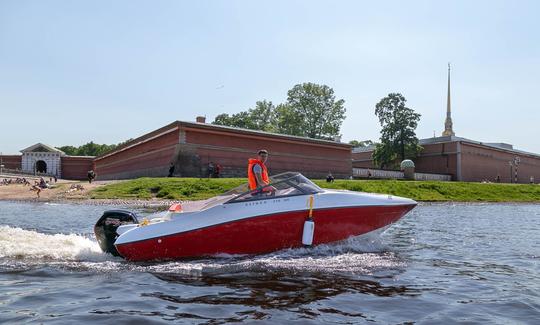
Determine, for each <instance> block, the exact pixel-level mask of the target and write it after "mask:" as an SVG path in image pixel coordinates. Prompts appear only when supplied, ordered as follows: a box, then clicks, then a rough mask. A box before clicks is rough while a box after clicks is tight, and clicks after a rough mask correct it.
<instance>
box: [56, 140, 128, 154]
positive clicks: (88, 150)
mask: <svg viewBox="0 0 540 325" xmlns="http://www.w3.org/2000/svg"><path fill="white" fill-rule="evenodd" d="M131 140H132V139H129V140H126V141H123V142H120V143H118V144H97V143H94V142H93V141H90V142H88V143H85V144H83V145H82V146H80V147H74V146H63V147H57V148H56V149H59V150H62V151H63V152H65V153H66V154H67V155H69V156H99V155H102V154H104V153H106V152H108V151H111V150H114V149H116V148H117V147H118V146H120V145H123V144H125V143H127V142H129V141H131Z"/></svg>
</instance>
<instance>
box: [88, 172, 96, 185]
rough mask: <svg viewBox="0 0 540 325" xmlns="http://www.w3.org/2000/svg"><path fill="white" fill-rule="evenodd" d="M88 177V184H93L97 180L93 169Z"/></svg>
mask: <svg viewBox="0 0 540 325" xmlns="http://www.w3.org/2000/svg"><path fill="white" fill-rule="evenodd" d="M87 177H88V183H90V184H92V181H93V180H94V179H95V178H96V173H95V172H94V170H93V169H92V170H89V171H88V174H87Z"/></svg>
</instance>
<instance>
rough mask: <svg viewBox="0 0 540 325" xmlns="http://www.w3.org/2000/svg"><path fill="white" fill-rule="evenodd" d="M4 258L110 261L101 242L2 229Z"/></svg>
mask: <svg viewBox="0 0 540 325" xmlns="http://www.w3.org/2000/svg"><path fill="white" fill-rule="evenodd" d="M0 258H2V259H6V258H10V259H18V260H22V259H29V260H36V259H38V260H63V261H81V260H90V261H95V260H106V259H107V256H106V255H105V254H103V253H102V252H101V249H100V248H99V245H98V244H97V242H95V241H92V240H90V239H89V238H86V237H84V236H81V235H77V234H69V235H64V234H53V235H50V234H43V233H39V232H36V231H32V230H24V229H21V228H13V227H10V226H0Z"/></svg>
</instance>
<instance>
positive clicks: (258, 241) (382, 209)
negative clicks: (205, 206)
mask: <svg viewBox="0 0 540 325" xmlns="http://www.w3.org/2000/svg"><path fill="white" fill-rule="evenodd" d="M414 206H415V205H397V206H365V207H349V208H333V209H325V210H315V211H314V212H313V220H314V221H315V235H314V237H313V245H318V244H324V243H330V242H335V241H339V240H344V239H346V238H348V237H351V236H358V235H362V234H365V233H368V232H370V231H373V230H376V229H379V228H382V227H384V226H387V225H389V224H391V223H393V222H395V221H397V220H398V219H399V218H401V217H402V216H403V215H404V214H406V213H407V212H408V211H410V210H411V209H412V208H414ZM306 216H307V211H294V212H287V213H279V214H272V215H265V216H259V217H253V218H247V219H243V220H238V221H234V222H230V223H225V224H219V225H214V226H210V227H206V228H201V229H197V230H191V231H187V232H181V233H177V234H174V235H169V236H164V237H160V238H152V239H147V240H142V241H137V242H131V243H125V244H120V245H116V248H117V249H118V252H119V253H120V254H121V255H122V256H123V257H125V258H126V259H128V260H131V261H147V260H170V259H179V258H187V257H200V256H209V255H215V254H220V253H225V254H261V253H268V252H273V251H277V250H280V249H285V248H294V247H301V246H302V231H303V227H304V221H305V220H306Z"/></svg>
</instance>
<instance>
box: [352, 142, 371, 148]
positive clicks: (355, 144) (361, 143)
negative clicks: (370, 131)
mask: <svg viewBox="0 0 540 325" xmlns="http://www.w3.org/2000/svg"><path fill="white" fill-rule="evenodd" d="M349 144H350V145H351V146H353V147H369V146H372V145H373V141H371V140H365V141H358V140H351V141H349Z"/></svg>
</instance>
